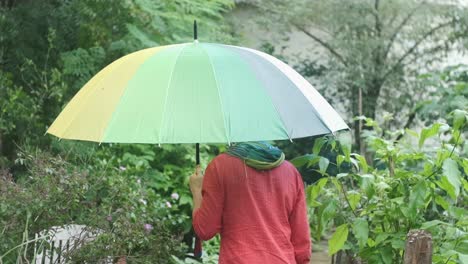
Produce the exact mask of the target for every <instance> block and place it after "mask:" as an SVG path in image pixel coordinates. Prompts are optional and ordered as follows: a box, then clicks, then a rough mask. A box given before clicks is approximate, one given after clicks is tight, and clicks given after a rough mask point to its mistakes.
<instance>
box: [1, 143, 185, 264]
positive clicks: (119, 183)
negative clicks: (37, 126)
mask: <svg viewBox="0 0 468 264" xmlns="http://www.w3.org/2000/svg"><path fill="white" fill-rule="evenodd" d="M69 158H70V160H73V158H72V157H69ZM17 163H18V166H25V167H26V168H27V172H26V173H25V174H24V175H21V176H17V177H16V179H14V177H13V176H12V175H11V174H9V173H7V172H4V173H2V175H1V176H0V191H1V193H0V227H1V228H0V232H1V233H0V234H1V236H0V252H2V254H0V259H1V260H2V261H3V262H4V263H10V262H14V261H17V263H25V262H27V261H30V260H31V259H32V257H33V251H32V248H33V246H32V244H34V242H35V241H34V239H33V237H34V234H37V233H38V232H39V231H42V230H47V229H49V228H50V227H52V226H62V225H66V224H83V225H86V226H88V227H90V228H94V229H99V230H100V232H99V235H98V236H97V238H96V239H95V240H94V241H93V242H91V243H90V244H85V246H84V247H82V248H81V249H79V250H78V251H76V252H72V253H71V254H70V256H69V257H70V258H72V259H76V260H77V261H78V262H81V261H85V260H88V261H91V260H96V258H105V257H107V256H122V255H127V256H129V257H130V258H133V259H134V260H135V261H140V263H150V261H149V259H153V260H154V259H160V260H161V262H160V263H164V262H163V261H166V260H167V259H169V258H170V255H176V256H182V255H183V254H184V252H185V250H186V247H185V246H184V245H183V244H181V243H180V241H181V240H182V237H183V234H184V228H183V225H181V223H183V222H184V221H186V217H184V215H180V214H178V213H177V212H178V205H177V204H176V203H174V205H171V206H168V202H169V199H171V198H170V197H164V196H162V195H160V194H158V193H156V191H155V190H154V189H153V188H151V187H150V186H149V185H148V182H147V181H145V180H144V179H140V176H139V175H137V174H133V173H127V172H126V171H123V170H121V169H119V168H118V167H111V166H102V165H100V164H99V163H97V164H92V166H83V165H86V164H83V165H82V164H79V163H78V164H73V163H70V162H68V161H65V160H64V159H63V158H61V157H60V156H52V155H50V154H49V153H47V152H43V151H39V150H34V151H33V150H30V149H24V150H23V152H21V153H20V154H19V158H18V159H17ZM171 202H172V201H171ZM25 230H26V231H25ZM4 252H7V254H4ZM18 261H19V262H18ZM137 263H138V262H137Z"/></svg>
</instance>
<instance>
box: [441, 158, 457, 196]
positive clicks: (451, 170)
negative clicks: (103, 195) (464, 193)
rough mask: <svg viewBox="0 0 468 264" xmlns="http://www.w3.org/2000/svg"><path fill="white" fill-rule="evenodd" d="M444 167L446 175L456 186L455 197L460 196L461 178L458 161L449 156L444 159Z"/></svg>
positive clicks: (454, 186)
mask: <svg viewBox="0 0 468 264" xmlns="http://www.w3.org/2000/svg"><path fill="white" fill-rule="evenodd" d="M442 169H443V171H444V176H445V177H447V180H448V182H449V183H450V184H451V185H452V186H453V188H454V192H455V197H458V195H459V194H460V186H461V179H460V171H459V170H458V165H457V162H456V161H454V160H453V159H451V158H448V159H446V160H445V161H444V165H443V166H442Z"/></svg>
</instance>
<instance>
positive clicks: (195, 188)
mask: <svg viewBox="0 0 468 264" xmlns="http://www.w3.org/2000/svg"><path fill="white" fill-rule="evenodd" d="M202 185H203V173H202V172H201V169H200V165H197V167H196V168H195V172H194V173H193V174H192V176H190V191H192V194H196V193H197V194H198V193H201V190H202Z"/></svg>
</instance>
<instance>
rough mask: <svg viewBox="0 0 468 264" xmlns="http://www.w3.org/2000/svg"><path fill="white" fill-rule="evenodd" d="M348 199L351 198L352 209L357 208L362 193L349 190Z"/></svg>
mask: <svg viewBox="0 0 468 264" xmlns="http://www.w3.org/2000/svg"><path fill="white" fill-rule="evenodd" d="M348 200H349V204H350V206H351V209H353V210H356V207H357V205H358V203H359V201H361V194H360V193H358V192H356V191H349V192H348Z"/></svg>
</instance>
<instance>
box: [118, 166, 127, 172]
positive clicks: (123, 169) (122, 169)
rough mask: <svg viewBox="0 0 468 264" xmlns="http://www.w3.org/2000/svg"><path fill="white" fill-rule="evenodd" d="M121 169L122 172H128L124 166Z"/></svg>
mask: <svg viewBox="0 0 468 264" xmlns="http://www.w3.org/2000/svg"><path fill="white" fill-rule="evenodd" d="M119 169H120V170H121V171H126V170H127V168H125V167H124V166H120V167H119Z"/></svg>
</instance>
